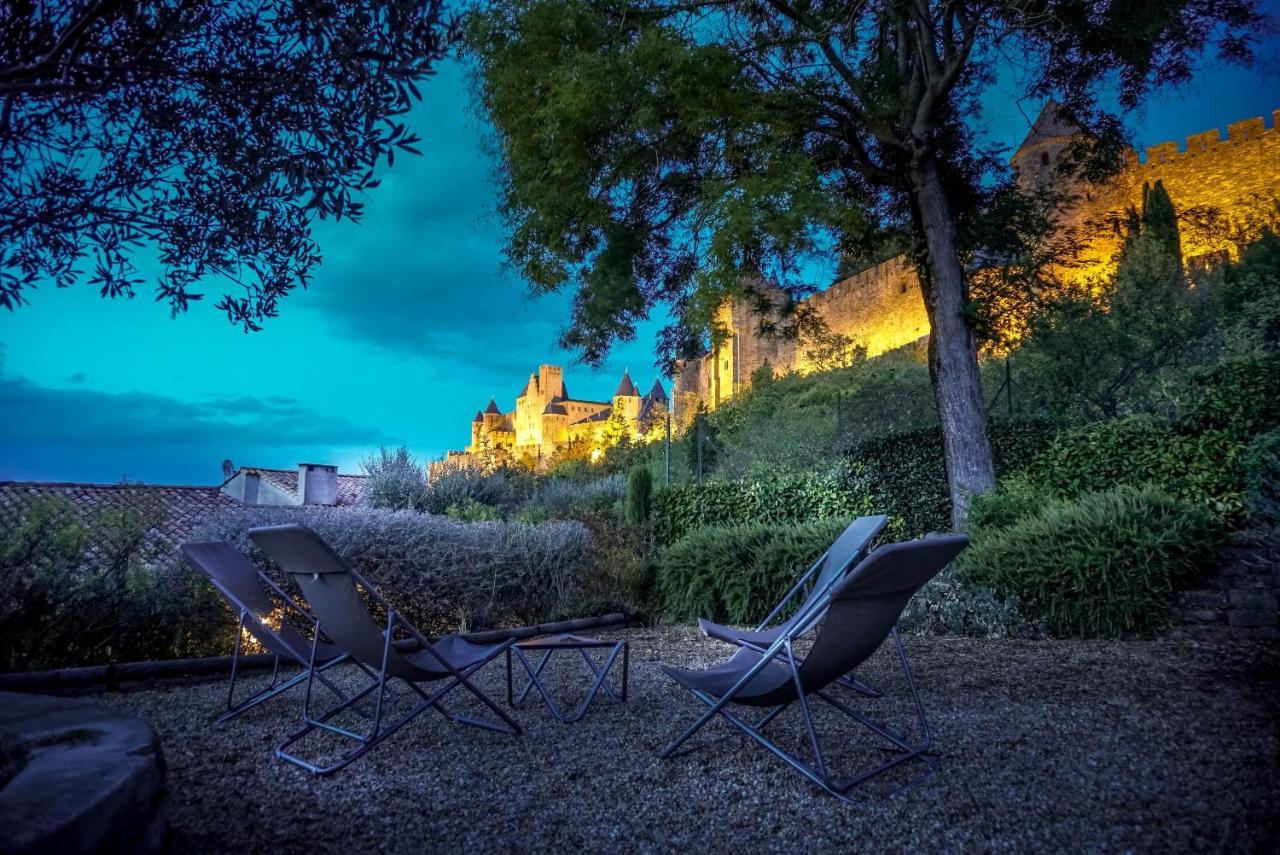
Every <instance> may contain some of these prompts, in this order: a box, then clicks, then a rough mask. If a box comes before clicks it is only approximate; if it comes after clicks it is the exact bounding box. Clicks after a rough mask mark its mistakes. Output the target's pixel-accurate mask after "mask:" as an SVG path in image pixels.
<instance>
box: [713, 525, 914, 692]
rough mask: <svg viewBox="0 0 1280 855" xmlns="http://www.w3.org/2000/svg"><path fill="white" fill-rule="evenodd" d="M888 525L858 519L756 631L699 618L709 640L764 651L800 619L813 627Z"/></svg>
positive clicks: (861, 688)
mask: <svg viewBox="0 0 1280 855" xmlns="http://www.w3.org/2000/svg"><path fill="white" fill-rule="evenodd" d="M888 522H889V519H888V517H886V516H884V515H882V514H877V515H875V516H866V517H858V518H857V519H855V520H854V521H853V522H851V523H849V525H848V527H847V528H845V530H844V531H843V532H841V534H840V536H839V537H837V538H836V539H835V541H834V542H833V543H832V544H831V546H830V547H828V548H827V551H826V552H824V553H822V555H820V556H818V560H817V561H815V562H814V563H813V564H811V565H809V568H808V569H807V570H806V571H805V572H804V573H802V574H801V575H800V578H799V579H797V580H796V583H795V585H793V586H792V588H791V590H790V591H788V592H787V594H786V596H784V597H783V598H782V599H781V600H780V601H779V602H778V604H777V605H776V606H774V607H773V610H772V611H771V612H769V614H768V615H767V616H766V617H765V619H764V620H763V621H761V622H760V625H759V626H757V627H756V628H755V629H754V630H748V629H741V628H737V627H731V626H725V625H724V624H719V623H715V622H714V621H710V620H707V619H706V618H699V619H698V627H699V629H701V630H702V634H703V635H705V636H707V637H708V638H715V639H718V640H720V641H726V642H728V643H729V644H735V645H738V646H747V647H755V648H763V647H768V646H769V645H770V644H772V643H773V642H775V641H777V640H778V638H779V637H781V636H782V634H783V633H785V632H787V631H789V630H791V629H793V628H794V625H795V623H796V621H797V620H800V619H803V620H805V621H807V622H808V623H809V625H813V624H814V623H816V622H817V621H818V620H820V619H821V617H822V606H823V605H824V604H825V603H826V601H827V599H828V598H829V597H830V596H831V591H832V589H833V587H834V586H835V585H836V584H837V583H838V582H839V581H840V580H841V579H843V578H844V577H845V574H846V573H848V572H849V568H850V567H852V566H853V564H854V562H855V561H857V560H858V558H860V557H861V556H862V555H863V554H864V553H865V552H866V550H867V547H868V546H870V545H871V543H872V542H873V541H875V539H876V538H877V537H879V535H880V532H881V531H883V530H884V527H885V525H886V524H888ZM805 585H809V586H810V587H809V593H808V595H807V596H806V597H805V598H804V601H803V602H802V603H801V604H800V606H799V607H798V608H797V609H796V611H795V612H794V613H793V614H792V615H791V616H790V617H789V618H787V619H786V620H783V621H781V622H779V623H776V624H774V625H773V626H770V624H772V623H773V622H774V620H775V619H776V618H777V617H778V615H780V614H781V613H782V612H783V611H784V609H785V608H786V606H787V604H788V603H789V602H791V601H792V600H794V599H795V598H796V597H797V596H798V595H799V594H800V592H801V591H802V590H804V587H805ZM841 681H842V683H843V684H844V685H846V686H848V687H849V688H851V689H853V690H854V691H857V692H861V693H862V694H864V695H868V696H869V697H878V696H879V694H880V693H879V691H877V690H876V689H874V688H873V687H871V686H869V685H867V684H866V683H865V682H863V681H862V680H859V679H857V678H856V677H854V675H853V674H848V675H846V676H845V677H843V678H842V680H841Z"/></svg>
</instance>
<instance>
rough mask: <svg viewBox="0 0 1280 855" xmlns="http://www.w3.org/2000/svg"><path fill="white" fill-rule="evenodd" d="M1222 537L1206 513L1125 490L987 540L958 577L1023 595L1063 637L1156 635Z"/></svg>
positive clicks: (1061, 507)
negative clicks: (1175, 596) (1181, 589)
mask: <svg viewBox="0 0 1280 855" xmlns="http://www.w3.org/2000/svg"><path fill="white" fill-rule="evenodd" d="M1217 532H1218V528H1217V527H1216V526H1215V525H1214V523H1213V522H1212V520H1211V518H1210V516H1209V515H1208V514H1207V513H1206V512H1205V511H1204V510H1203V509H1202V508H1200V507H1196V506H1195V505H1192V504H1190V503H1188V502H1184V501H1179V500H1178V499H1175V498H1173V497H1171V496H1169V495H1167V494H1165V493H1162V492H1160V491H1159V490H1156V489H1154V488H1151V487H1144V488H1141V489H1137V488H1133V487H1118V488H1116V489H1113V490H1107V491H1103V492H1098V493H1089V494H1087V495H1084V496H1081V497H1080V498H1079V499H1077V500H1074V501H1068V500H1062V501H1056V502H1052V503H1050V504H1049V505H1047V506H1045V507H1044V508H1043V509H1042V510H1041V511H1040V512H1039V513H1036V514H1033V515H1030V516H1026V517H1024V518H1022V519H1020V520H1019V521H1018V522H1016V523H1014V524H1013V525H1010V526H1006V527H1004V528H999V529H994V530H992V531H989V532H983V533H981V534H980V535H979V536H977V537H976V538H975V540H974V543H973V544H972V545H971V546H970V547H969V549H967V550H966V551H965V552H964V553H963V554H962V555H961V556H960V559H959V568H958V572H959V575H960V578H961V579H962V580H964V581H966V582H968V583H970V584H975V585H981V586H984V587H989V588H991V589H992V590H993V591H995V592H996V593H997V594H998V595H1000V596H1005V597H1007V596H1012V595H1016V596H1017V597H1018V598H1019V599H1020V601H1021V602H1022V603H1023V604H1024V605H1025V606H1027V607H1028V608H1029V609H1031V610H1032V612H1033V613H1034V614H1035V615H1037V616H1038V617H1039V618H1040V619H1041V620H1042V621H1043V623H1044V625H1045V627H1046V629H1048V631H1049V632H1051V633H1053V634H1054V635H1059V636H1083V637H1095V636H1105V637H1116V636H1123V635H1129V634H1148V633H1150V632H1152V631H1154V630H1156V629H1157V628H1159V627H1160V626H1162V625H1163V624H1164V623H1165V622H1166V620H1167V616H1168V609H1169V604H1170V601H1171V599H1172V592H1173V589H1174V587H1175V586H1178V585H1182V584H1186V583H1187V582H1189V581H1190V580H1191V579H1192V578H1194V576H1195V575H1196V574H1198V573H1199V572H1200V571H1201V570H1202V569H1203V567H1204V566H1205V565H1206V563H1207V562H1208V560H1209V559H1210V558H1211V556H1212V554H1213V549H1214V546H1215V545H1216V543H1217Z"/></svg>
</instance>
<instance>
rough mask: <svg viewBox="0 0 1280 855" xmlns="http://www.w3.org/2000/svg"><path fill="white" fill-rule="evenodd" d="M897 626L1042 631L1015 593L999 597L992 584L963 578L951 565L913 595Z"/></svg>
mask: <svg viewBox="0 0 1280 855" xmlns="http://www.w3.org/2000/svg"><path fill="white" fill-rule="evenodd" d="M898 626H899V628H901V629H902V631H903V632H910V633H915V634H918V635H920V634H930V635H967V636H980V637H992V636H997V637H998V636H1005V637H1026V636H1033V635H1037V634H1038V632H1039V628H1038V627H1037V626H1036V624H1035V623H1033V622H1032V621H1029V620H1027V618H1026V617H1025V616H1024V615H1023V614H1022V611H1021V609H1020V607H1019V600H1018V596H1017V595H1016V594H1011V595H1009V596H1006V597H1000V596H998V595H997V594H996V593H995V591H992V590H991V589H990V588H987V587H984V586H982V585H972V584H967V583H965V582H962V581H960V579H958V578H956V574H955V572H954V571H952V570H951V569H950V568H948V569H946V570H943V571H942V572H941V573H939V574H938V575H937V576H935V577H934V578H933V579H932V580H931V581H930V582H929V584H927V585H925V586H924V587H923V588H921V589H920V590H919V592H917V593H916V595H915V596H914V597H912V598H911V601H910V602H909V603H907V608H906V609H905V610H904V611H903V612H902V617H901V618H899V620H898Z"/></svg>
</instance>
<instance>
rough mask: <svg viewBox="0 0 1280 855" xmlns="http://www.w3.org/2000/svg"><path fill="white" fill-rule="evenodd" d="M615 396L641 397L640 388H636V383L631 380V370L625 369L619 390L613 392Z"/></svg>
mask: <svg viewBox="0 0 1280 855" xmlns="http://www.w3.org/2000/svg"><path fill="white" fill-rule="evenodd" d="M613 397H615V398H620V397H628V398H639V397H640V390H639V389H637V388H636V384H635V383H632V382H631V372H630V371H623V372H622V380H620V381H619V382H618V390H617V391H616V392H614V393H613Z"/></svg>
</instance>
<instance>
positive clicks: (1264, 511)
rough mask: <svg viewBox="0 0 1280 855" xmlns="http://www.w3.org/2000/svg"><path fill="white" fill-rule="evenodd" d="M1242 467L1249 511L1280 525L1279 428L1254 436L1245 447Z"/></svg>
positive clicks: (1262, 520)
mask: <svg viewBox="0 0 1280 855" xmlns="http://www.w3.org/2000/svg"><path fill="white" fill-rule="evenodd" d="M1243 468H1244V483H1245V497H1246V499H1245V502H1246V504H1247V506H1248V509H1249V514H1250V515H1251V516H1253V517H1254V519H1256V520H1259V521H1261V522H1264V523H1270V524H1272V525H1277V524H1280V430H1273V431H1271V432H1269V433H1264V434H1261V435H1259V436H1256V437H1254V439H1253V441H1252V442H1250V443H1249V445H1248V447H1246V448H1245V451H1244V455H1243Z"/></svg>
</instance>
